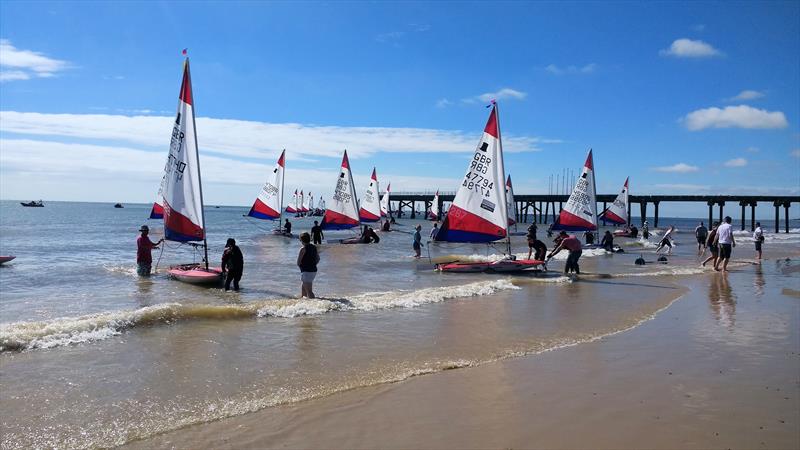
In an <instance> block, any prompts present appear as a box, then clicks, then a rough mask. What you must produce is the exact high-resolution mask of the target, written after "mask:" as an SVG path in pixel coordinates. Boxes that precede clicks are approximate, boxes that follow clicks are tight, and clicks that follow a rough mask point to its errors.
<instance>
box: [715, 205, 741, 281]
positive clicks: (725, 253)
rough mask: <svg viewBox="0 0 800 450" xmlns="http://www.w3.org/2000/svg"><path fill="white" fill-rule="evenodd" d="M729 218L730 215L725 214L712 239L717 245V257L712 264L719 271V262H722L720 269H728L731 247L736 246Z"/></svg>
mask: <svg viewBox="0 0 800 450" xmlns="http://www.w3.org/2000/svg"><path fill="white" fill-rule="evenodd" d="M731 220H732V219H731V216H725V223H723V224H722V225H720V226H719V227H717V236H716V237H715V238H714V241H715V242H716V243H717V244H718V245H719V257H718V258H717V262H716V263H715V264H714V270H716V271H719V263H720V262H722V271H723V272H727V271H728V261H730V259H731V253H732V252H733V247H736V240H735V239H733V226H732V225H731Z"/></svg>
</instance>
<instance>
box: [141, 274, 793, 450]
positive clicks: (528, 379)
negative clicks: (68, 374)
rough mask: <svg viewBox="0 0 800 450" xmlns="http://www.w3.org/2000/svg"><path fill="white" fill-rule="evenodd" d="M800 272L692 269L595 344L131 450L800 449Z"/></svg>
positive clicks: (369, 390) (240, 420)
mask: <svg viewBox="0 0 800 450" xmlns="http://www.w3.org/2000/svg"><path fill="white" fill-rule="evenodd" d="M797 267H798V264H797V262H796V261H788V262H787V261H784V260H768V261H764V266H763V267H758V266H753V265H749V264H742V265H738V266H736V267H735V268H734V269H733V271H732V272H730V273H729V274H727V275H726V274H718V273H705V274H702V275H698V276H695V277H686V278H684V279H683V280H682V281H681V282H682V283H685V286H686V287H687V288H688V292H687V293H686V294H685V295H683V296H682V297H680V298H679V299H678V300H677V301H675V302H674V303H672V304H671V305H670V306H669V307H668V308H667V309H666V310H664V311H661V312H660V313H659V314H657V315H656V317H655V318H654V319H653V320H650V321H647V322H645V323H643V324H642V325H640V326H638V327H635V328H633V329H630V330H628V331H624V332H621V333H617V334H614V335H612V336H608V337H605V338H602V339H600V340H596V341H593V342H586V343H582V344H579V345H576V346H572V347H567V348H561V349H557V350H553V351H548V352H544V353H541V354H535V355H530V356H526V357H520V358H510V359H505V360H500V361H495V362H490V363H487V364H482V365H479V366H476V367H467V368H461V369H456V370H447V371H444V372H438V373H435V374H431V375H424V376H417V377H413V378H410V379H408V380H406V381H403V382H398V383H392V384H383V385H379V386H373V387H365V388H359V389H353V390H350V391H346V392H342V393H338V394H334V395H330V396H327V397H324V398H318V399H314V400H309V401H305V402H300V403H296V404H292V405H284V406H278V407H274V408H266V409H263V410H260V411H257V412H254V413H250V414H245V415H242V416H237V417H233V418H229V419H224V420H220V421H216V422H211V423H207V424H202V425H196V426H191V427H186V428H183V429H180V430H177V431H174V432H170V433H166V434H163V435H158V436H155V437H154V438H151V439H148V440H144V441H138V442H133V443H131V444H130V445H129V447H132V448H565V449H566V448H569V449H572V448H665V449H666V448H669V449H671V448H777V449H784V448H786V449H789V448H793V449H795V448H800V337H799V331H798V330H800V298H798V295H797V292H798V290H800V279H799V278H798V277H797V273H798V271H797ZM583 282H592V281H591V280H589V279H587V280H585V281H579V283H583ZM653 282H654V280H653V279H650V280H648V283H653ZM657 282H660V283H671V282H675V278H674V277H673V278H670V279H662V280H658V281H657Z"/></svg>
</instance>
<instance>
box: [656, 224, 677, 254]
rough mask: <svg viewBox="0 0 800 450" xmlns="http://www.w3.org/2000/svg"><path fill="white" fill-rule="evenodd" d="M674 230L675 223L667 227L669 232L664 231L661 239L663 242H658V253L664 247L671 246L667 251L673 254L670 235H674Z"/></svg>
mask: <svg viewBox="0 0 800 450" xmlns="http://www.w3.org/2000/svg"><path fill="white" fill-rule="evenodd" d="M673 231H675V225H670V226H669V228H667V232H666V233H664V237H663V238H662V239H661V242H659V243H658V247H656V253H658V251H659V250H661V249H662V248H664V247H669V251H668V252H667V253H668V254H670V255H671V254H672V239H671V238H670V236H671V235H672V232H673Z"/></svg>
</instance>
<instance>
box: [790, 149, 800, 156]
mask: <svg viewBox="0 0 800 450" xmlns="http://www.w3.org/2000/svg"><path fill="white" fill-rule="evenodd" d="M789 154H790V155H791V156H794V157H795V158H800V148H796V149H794V150H792V151H791V152H789Z"/></svg>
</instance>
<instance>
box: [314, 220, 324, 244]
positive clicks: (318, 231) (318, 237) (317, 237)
mask: <svg viewBox="0 0 800 450" xmlns="http://www.w3.org/2000/svg"><path fill="white" fill-rule="evenodd" d="M311 237H312V238H313V239H314V245H320V244H322V240H323V239H325V235H324V234H323V233H322V227H321V226H319V222H317V221H316V220H315V221H314V226H313V227H311Z"/></svg>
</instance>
